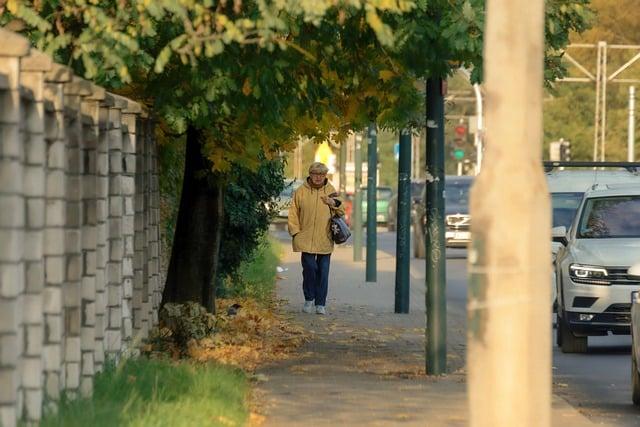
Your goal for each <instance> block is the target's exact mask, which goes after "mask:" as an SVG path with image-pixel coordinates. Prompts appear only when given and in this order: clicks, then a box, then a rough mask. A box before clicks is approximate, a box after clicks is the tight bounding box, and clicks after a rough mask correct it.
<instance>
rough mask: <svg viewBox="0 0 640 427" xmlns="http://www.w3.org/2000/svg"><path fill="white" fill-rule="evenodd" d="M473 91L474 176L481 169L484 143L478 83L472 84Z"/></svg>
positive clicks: (480, 96)
mask: <svg viewBox="0 0 640 427" xmlns="http://www.w3.org/2000/svg"><path fill="white" fill-rule="evenodd" d="M473 91H474V92H475V94H476V120H477V121H478V123H477V129H476V133H475V134H474V135H473V139H474V145H475V146H476V175H478V174H479V173H480V168H482V156H483V154H484V143H483V138H482V136H483V117H482V115H483V114H484V112H483V111H482V91H481V90H480V85H479V84H478V83H474V84H473Z"/></svg>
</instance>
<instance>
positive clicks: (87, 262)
mask: <svg viewBox="0 0 640 427" xmlns="http://www.w3.org/2000/svg"><path fill="white" fill-rule="evenodd" d="M83 257H84V260H83V264H84V274H85V276H93V275H95V273H96V268H97V263H96V251H84V253H83ZM94 286H95V285H94Z"/></svg>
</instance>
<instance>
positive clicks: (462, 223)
mask: <svg viewBox="0 0 640 427" xmlns="http://www.w3.org/2000/svg"><path fill="white" fill-rule="evenodd" d="M446 221H447V227H448V228H454V229H456V230H468V229H469V226H470V225H471V217H470V216H469V215H447V220H446Z"/></svg>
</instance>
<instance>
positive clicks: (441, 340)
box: [425, 78, 447, 375]
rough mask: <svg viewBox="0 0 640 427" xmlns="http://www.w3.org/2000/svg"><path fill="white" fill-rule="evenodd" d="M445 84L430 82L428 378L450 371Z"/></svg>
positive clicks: (427, 233)
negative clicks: (445, 216)
mask: <svg viewBox="0 0 640 427" xmlns="http://www.w3.org/2000/svg"><path fill="white" fill-rule="evenodd" d="M444 95H445V94H444V82H443V80H442V79H440V78H429V79H427V151H426V153H427V162H426V179H427V182H426V199H427V200H426V207H427V232H426V249H427V251H426V255H427V256H426V263H427V266H426V267H427V269H426V278H425V281H426V287H427V292H426V308H427V337H426V338H427V339H426V346H427V363H426V369H427V374H428V375H440V374H443V373H445V372H446V370H447V300H446V294H445V289H446V275H445V272H446V255H445V240H444V232H445V226H444Z"/></svg>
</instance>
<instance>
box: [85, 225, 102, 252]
mask: <svg viewBox="0 0 640 427" xmlns="http://www.w3.org/2000/svg"><path fill="white" fill-rule="evenodd" d="M97 246H98V228H97V227H96V226H95V225H94V226H91V225H90V226H84V227H83V228H82V247H83V249H88V250H90V251H94V250H95V248H96V247H97Z"/></svg>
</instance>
